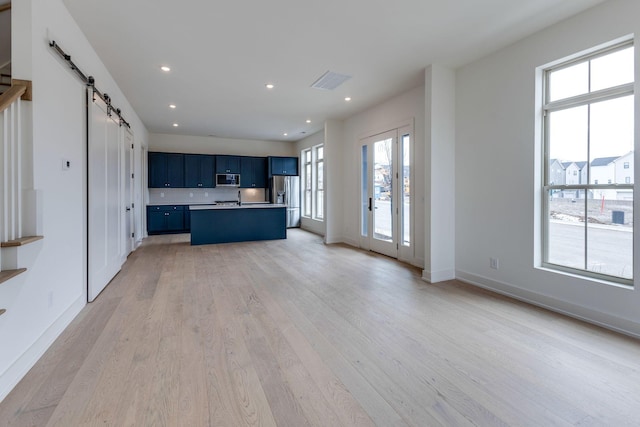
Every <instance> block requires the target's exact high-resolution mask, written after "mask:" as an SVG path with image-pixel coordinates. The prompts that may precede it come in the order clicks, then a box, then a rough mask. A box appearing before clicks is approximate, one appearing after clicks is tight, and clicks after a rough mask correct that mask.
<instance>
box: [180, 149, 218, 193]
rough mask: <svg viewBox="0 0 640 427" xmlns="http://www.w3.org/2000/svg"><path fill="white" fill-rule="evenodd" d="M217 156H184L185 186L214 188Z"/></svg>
mask: <svg viewBox="0 0 640 427" xmlns="http://www.w3.org/2000/svg"><path fill="white" fill-rule="evenodd" d="M214 164H215V156H212V155H207V154H185V155H184V186H185V187H187V188H213V187H215V181H214V179H213V175H214Z"/></svg>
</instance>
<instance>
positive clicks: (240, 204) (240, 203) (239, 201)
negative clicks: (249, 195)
mask: <svg viewBox="0 0 640 427" xmlns="http://www.w3.org/2000/svg"><path fill="white" fill-rule="evenodd" d="M238 206H242V194H241V193H240V190H238Z"/></svg>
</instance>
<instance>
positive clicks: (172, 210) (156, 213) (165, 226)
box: [147, 205, 188, 234]
mask: <svg viewBox="0 0 640 427" xmlns="http://www.w3.org/2000/svg"><path fill="white" fill-rule="evenodd" d="M185 209H188V207H186V206H182V205H168V206H147V233H148V234H167V233H184V232H186V231H187V230H188V228H187V227H186V225H187V224H185ZM187 214H188V210H187Z"/></svg>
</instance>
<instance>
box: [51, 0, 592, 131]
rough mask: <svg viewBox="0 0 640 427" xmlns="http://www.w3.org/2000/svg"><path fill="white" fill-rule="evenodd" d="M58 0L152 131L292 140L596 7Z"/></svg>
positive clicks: (581, 0) (398, 0)
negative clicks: (326, 80)
mask: <svg viewBox="0 0 640 427" xmlns="http://www.w3.org/2000/svg"><path fill="white" fill-rule="evenodd" d="M63 1H64V3H65V4H66V6H67V8H68V9H69V11H70V13H71V15H72V16H73V17H74V19H75V20H76V21H77V22H78V24H79V26H80V28H81V29H82V30H83V31H84V33H85V34H86V36H87V38H88V39H89V41H90V42H91V44H92V45H93V47H94V49H95V50H96V51H97V53H98V55H99V56H100V57H101V59H102V60H103V62H104V64H105V65H106V66H107V68H108V69H109V71H110V72H111V75H112V76H113V77H114V78H115V80H116V82H117V83H118V85H119V86H120V88H121V89H122V91H123V92H124V93H125V95H126V96H127V99H128V100H129V102H130V103H131V104H132V106H133V108H134V109H135V111H136V113H137V114H138V115H139V116H140V118H141V119H142V121H143V122H144V124H145V126H146V127H147V129H148V130H149V131H150V132H152V133H174V134H181V135H197V136H211V135H213V136H218V137H225V138H241V139H263V140H290V141H297V140H299V139H302V138H303V137H304V136H305V135H309V134H312V133H315V132H317V131H319V130H321V129H322V128H323V124H324V121H325V120H327V119H345V118H347V117H349V116H351V115H353V114H355V113H357V112H359V111H362V110H365V109H367V108H369V107H371V106H373V105H375V104H377V103H380V102H381V101H383V100H385V99H388V98H390V97H392V96H394V95H396V94H398V93H401V92H402V91H405V90H408V89H411V88H413V87H416V86H418V85H420V84H422V83H423V70H424V68H425V66H427V65H429V64H432V63H438V64H442V65H446V66H451V67H457V66H460V65H463V64H465V63H468V62H470V61H472V60H474V59H477V58H479V57H481V56H483V55H485V54H487V53H490V52H492V51H494V50H496V49H499V48H501V47H504V46H507V45H509V44H511V43H513V42H515V41H517V40H519V39H521V38H523V37H525V36H527V35H529V34H531V33H533V32H535V31H537V30H539V29H542V28H544V27H546V26H548V25H551V24H553V23H555V22H558V21H560V20H562V19H564V18H566V17H569V16H571V15H573V14H575V13H577V12H579V11H582V10H584V9H587V8H589V7H592V6H594V5H596V4H598V3H601V2H602V1H603V0H535V1H533V0H482V1H479V0H446V1H444V0H394V1H389V0H324V1H322V2H319V1H313V2H312V1H309V0H270V1H240V0H216V1H206V0H181V1H180V2H176V1H169V0H154V1H151V0H137V1H131V0H110V1H104V0H63ZM63 48H64V46H63ZM70 54H73V52H70ZM79 65H80V66H81V64H79ZM162 65H166V66H169V67H170V68H171V71H170V72H168V73H167V72H162V71H161V70H160V66H162ZM328 70H331V71H334V72H338V73H342V74H347V75H350V76H352V78H351V79H349V80H347V81H346V82H345V83H344V84H343V85H341V86H339V87H338V88H336V89H334V90H331V91H329V90H319V89H314V88H311V87H310V86H311V84H312V83H314V81H315V80H316V79H317V78H319V77H320V76H321V75H322V74H323V73H325V72H326V71H328ZM87 72H88V73H90V72H91V71H90V70H87ZM267 83H272V84H274V85H275V87H274V88H273V89H271V90H269V89H267V88H266V87H265V84H267ZM97 85H98V88H99V87H100V82H97ZM347 96H349V97H351V98H352V100H351V101H350V102H346V101H345V97H347ZM169 104H175V105H176V106H177V108H175V109H171V108H169ZM307 120H310V121H311V122H310V123H307ZM174 123H177V124H178V127H173V124H174ZM284 133H287V136H284Z"/></svg>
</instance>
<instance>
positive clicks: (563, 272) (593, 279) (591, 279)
mask: <svg viewBox="0 0 640 427" xmlns="http://www.w3.org/2000/svg"><path fill="white" fill-rule="evenodd" d="M535 268H536V269H537V270H542V271H545V272H547V273H554V274H560V275H562V276H566V277H571V278H573V279H578V280H584V281H586V282H591V283H596V284H599V285H606V286H613V287H616V288H620V289H624V290H628V291H633V290H634V285H633V284H626V283H620V282H614V281H612V280H605V279H600V278H597V277H591V276H587V275H583V274H578V273H573V272H570V271H566V270H563V269H561V268H557V267H553V266H546V265H542V266H536V267H535Z"/></svg>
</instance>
